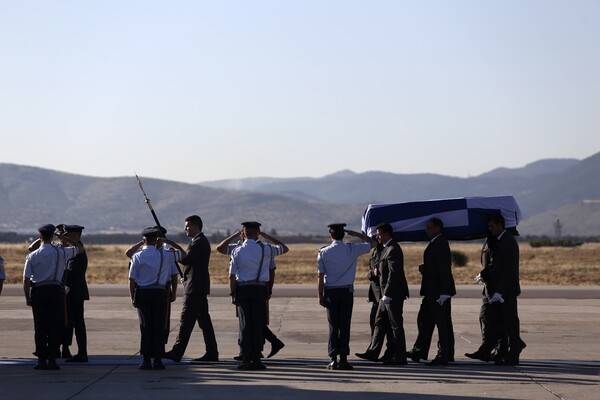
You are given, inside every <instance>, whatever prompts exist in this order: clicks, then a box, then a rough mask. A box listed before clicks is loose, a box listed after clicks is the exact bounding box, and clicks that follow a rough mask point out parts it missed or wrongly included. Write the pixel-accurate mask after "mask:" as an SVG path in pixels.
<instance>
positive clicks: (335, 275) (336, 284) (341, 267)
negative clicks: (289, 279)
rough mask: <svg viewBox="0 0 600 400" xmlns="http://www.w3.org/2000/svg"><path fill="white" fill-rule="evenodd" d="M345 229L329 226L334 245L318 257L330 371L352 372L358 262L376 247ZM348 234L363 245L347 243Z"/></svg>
mask: <svg viewBox="0 0 600 400" xmlns="http://www.w3.org/2000/svg"><path fill="white" fill-rule="evenodd" d="M345 226H346V224H330V225H328V227H329V234H330V236H331V239H332V240H333V242H332V243H331V244H330V245H329V246H325V247H323V248H321V250H319V254H318V256H317V264H318V268H317V269H318V272H319V282H318V295H319V304H320V305H321V306H323V307H325V308H326V309H327V320H328V322H329V344H328V354H329V357H330V358H331V362H330V363H329V364H328V365H327V369H344V370H348V369H352V365H350V363H349V362H348V354H350V324H351V322H352V308H353V306H354V278H355V276H356V262H357V259H358V257H359V256H361V255H363V254H367V253H368V252H369V250H371V249H372V248H374V247H375V244H376V242H375V241H374V240H373V239H371V238H370V237H368V236H367V235H364V234H362V233H359V232H355V231H351V230H348V229H344V227H345ZM346 233H347V234H348V235H350V236H356V237H358V238H360V239H361V240H362V241H363V242H364V243H344V241H343V239H344V236H345V234H346ZM338 356H339V357H340V362H339V364H338V361H337V357H338Z"/></svg>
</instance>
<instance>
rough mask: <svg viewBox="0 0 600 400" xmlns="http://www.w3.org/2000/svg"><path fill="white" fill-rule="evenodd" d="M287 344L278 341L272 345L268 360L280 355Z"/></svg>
mask: <svg viewBox="0 0 600 400" xmlns="http://www.w3.org/2000/svg"><path fill="white" fill-rule="evenodd" d="M284 346H285V344H284V343H283V342H282V341H281V340H277V341H276V342H275V343H273V344H272V345H271V352H270V353H269V355H268V356H267V358H271V357H273V356H274V355H275V354H277V353H279V350H281V349H283V348H284Z"/></svg>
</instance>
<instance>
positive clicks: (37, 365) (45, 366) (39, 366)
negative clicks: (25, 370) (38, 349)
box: [33, 359, 48, 370]
mask: <svg viewBox="0 0 600 400" xmlns="http://www.w3.org/2000/svg"><path fill="white" fill-rule="evenodd" d="M33 369H37V370H45V369H48V364H46V360H43V359H39V360H38V361H37V363H35V366H34V367H33Z"/></svg>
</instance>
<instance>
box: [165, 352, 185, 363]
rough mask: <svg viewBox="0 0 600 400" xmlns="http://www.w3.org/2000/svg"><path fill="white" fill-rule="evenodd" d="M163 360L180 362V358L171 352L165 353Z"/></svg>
mask: <svg viewBox="0 0 600 400" xmlns="http://www.w3.org/2000/svg"><path fill="white" fill-rule="evenodd" d="M163 358H166V359H167V360H172V361H175V362H180V361H181V356H178V355H176V354H175V353H173V350H170V351H167V352H166V353H165V354H163Z"/></svg>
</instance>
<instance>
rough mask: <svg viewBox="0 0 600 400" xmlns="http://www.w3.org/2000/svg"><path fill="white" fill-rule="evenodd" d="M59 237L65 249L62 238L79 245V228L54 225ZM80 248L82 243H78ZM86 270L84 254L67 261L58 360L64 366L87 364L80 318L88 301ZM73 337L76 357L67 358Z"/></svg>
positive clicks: (85, 255) (82, 320)
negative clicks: (64, 323) (61, 334)
mask: <svg viewBox="0 0 600 400" xmlns="http://www.w3.org/2000/svg"><path fill="white" fill-rule="evenodd" d="M57 229H58V230H59V231H60V232H61V233H62V235H63V240H62V245H63V246H68V243H67V242H66V241H65V240H64V239H65V238H67V239H69V240H71V241H72V242H76V243H81V233H82V231H83V229H84V227H83V226H81V225H65V224H61V225H57ZM81 244H82V245H83V243H81ZM87 267H88V258H87V253H85V252H83V253H80V254H77V255H76V256H75V257H73V258H71V259H69V261H67V265H66V267H65V274H64V278H63V283H64V287H65V310H66V313H67V315H66V316H67V318H66V321H67V326H66V329H65V333H64V335H63V341H62V347H63V349H62V357H63V358H66V360H65V361H66V362H87V361H88V354H87V332H86V327H85V318H84V302H85V301H86V300H89V299H90V293H89V290H88V285H87V281H86V279H85V274H86V271H87ZM73 333H74V334H75V340H76V342H77V353H76V354H75V355H74V356H69V355H70V354H71V352H70V349H69V347H70V346H71V344H72V343H73Z"/></svg>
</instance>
